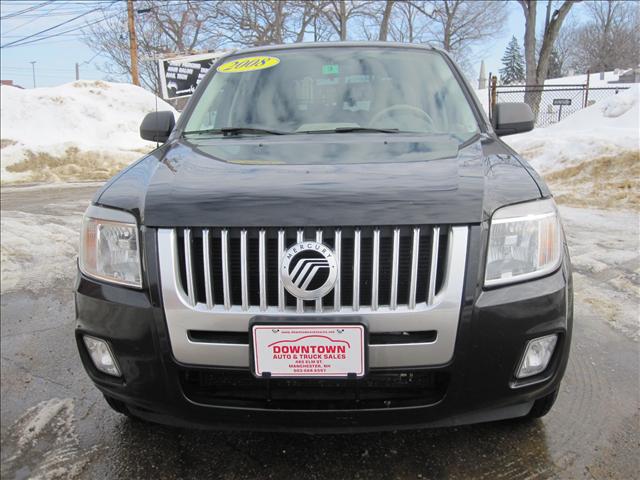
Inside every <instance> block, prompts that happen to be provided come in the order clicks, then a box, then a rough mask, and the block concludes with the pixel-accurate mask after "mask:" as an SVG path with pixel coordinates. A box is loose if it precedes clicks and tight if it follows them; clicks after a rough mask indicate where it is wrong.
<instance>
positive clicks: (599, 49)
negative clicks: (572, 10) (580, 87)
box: [572, 0, 640, 72]
mask: <svg viewBox="0 0 640 480" xmlns="http://www.w3.org/2000/svg"><path fill="white" fill-rule="evenodd" d="M585 7H586V8H587V10H588V11H589V13H590V15H589V20H588V21H587V22H586V23H584V24H582V25H580V26H578V27H577V28H576V29H575V32H574V34H575V41H574V42H573V44H572V47H573V48H572V65H573V66H574V67H576V68H577V69H579V70H581V71H586V70H591V71H600V72H602V71H609V70H613V69H615V68H633V67H637V66H638V64H639V63H640V12H639V9H638V5H637V4H635V5H634V2H622V1H614V0H607V1H602V2H593V3H587V4H585Z"/></svg>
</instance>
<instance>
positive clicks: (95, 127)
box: [0, 81, 177, 184]
mask: <svg viewBox="0 0 640 480" xmlns="http://www.w3.org/2000/svg"><path fill="white" fill-rule="evenodd" d="M0 94H1V99H0V124H1V127H0V138H1V139H2V140H1V142H0V143H1V144H0V147H1V148H2V150H1V154H2V162H1V168H2V183H5V184H6V183H16V182H34V181H62V180H64V181H67V180H100V179H106V178H109V177H110V176H111V175H113V174H114V173H116V172H117V171H119V170H120V169H122V168H123V167H124V166H126V165H127V164H129V163H131V162H132V161H134V160H135V159H137V158H139V157H140V156H141V155H142V154H144V153H146V152H148V151H150V150H151V149H152V148H153V147H154V146H155V144H154V143H151V142H147V141H145V140H142V139H141V138H140V136H139V130H138V129H139V126H140V122H141V121H142V118H143V117H144V116H145V115H146V114H147V113H149V112H151V111H154V110H155V108H156V100H157V102H158V109H159V110H170V111H173V112H174V114H176V112H175V110H174V109H173V108H172V107H171V106H170V105H169V104H167V103H165V102H163V101H162V100H160V99H156V97H155V95H153V94H152V93H151V92H148V91H146V90H144V89H142V88H140V87H137V86H135V85H130V84H124V83H110V82H103V81H77V82H72V83H68V84H65V85H60V86H57V87H49V88H35V89H28V90H22V89H19V88H15V87H11V86H2V87H0ZM176 115H177V114H176Z"/></svg>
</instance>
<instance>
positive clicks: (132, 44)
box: [127, 0, 140, 85]
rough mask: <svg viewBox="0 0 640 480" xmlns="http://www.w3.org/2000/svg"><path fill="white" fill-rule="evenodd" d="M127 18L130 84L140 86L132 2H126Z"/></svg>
mask: <svg viewBox="0 0 640 480" xmlns="http://www.w3.org/2000/svg"><path fill="white" fill-rule="evenodd" d="M127 16H128V17H129V53H130V55H131V82H132V83H133V84H134V85H140V77H139V76H138V40H137V39H136V24H135V19H134V17H133V0H127Z"/></svg>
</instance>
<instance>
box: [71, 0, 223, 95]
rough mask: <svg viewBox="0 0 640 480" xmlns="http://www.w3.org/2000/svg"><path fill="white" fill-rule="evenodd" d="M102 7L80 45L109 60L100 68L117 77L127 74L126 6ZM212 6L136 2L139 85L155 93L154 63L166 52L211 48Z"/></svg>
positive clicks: (215, 39)
mask: <svg viewBox="0 0 640 480" xmlns="http://www.w3.org/2000/svg"><path fill="white" fill-rule="evenodd" d="M121 5H122V6H120V5H116V8H115V9H114V8H113V7H112V6H109V7H105V9H104V11H103V15H104V20H103V21H102V22H100V23H96V24H93V25H89V26H88V27H87V28H86V29H85V30H84V31H83V40H84V42H85V43H86V44H87V45H88V46H89V47H90V48H92V49H93V50H94V51H95V52H100V53H101V54H102V55H103V56H104V57H106V58H107V59H108V60H109V61H108V62H107V63H106V64H104V65H102V66H101V67H100V68H101V69H102V70H103V71H104V72H105V73H107V74H110V75H113V76H116V77H119V76H122V75H127V76H129V75H130V73H131V65H130V56H129V36H128V31H127V12H126V9H125V8H123V7H126V4H121ZM215 7H217V6H216V5H215V4H207V3H201V2H192V1H189V0H187V1H186V2H181V3H173V2H153V1H151V0H146V1H144V2H142V1H139V2H136V9H137V10H144V11H145V13H140V14H138V15H137V16H136V22H135V28H136V33H137V38H138V53H139V56H140V59H141V65H140V77H141V81H142V84H143V85H144V86H145V87H147V88H148V89H150V90H153V91H157V86H158V69H157V64H156V62H155V61H154V59H155V58H157V57H159V56H163V55H166V54H167V53H192V52H194V51H196V50H206V49H215V48H216V47H217V46H218V45H219V41H220V35H219V32H218V31H217V30H215V25H216V22H215V21H214V20H215V19H216V17H217V16H218V13H219V12H218V10H217V8H215Z"/></svg>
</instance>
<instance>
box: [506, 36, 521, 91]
mask: <svg viewBox="0 0 640 480" xmlns="http://www.w3.org/2000/svg"><path fill="white" fill-rule="evenodd" d="M502 65H504V66H503V67H502V68H501V69H500V79H501V80H502V83H503V84H505V85H509V84H511V83H522V82H524V78H525V77H524V60H523V58H522V53H521V52H520V45H518V40H517V39H516V37H515V36H513V37H512V38H511V41H510V42H509V45H507V49H506V50H505V52H504V55H503V56H502Z"/></svg>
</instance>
